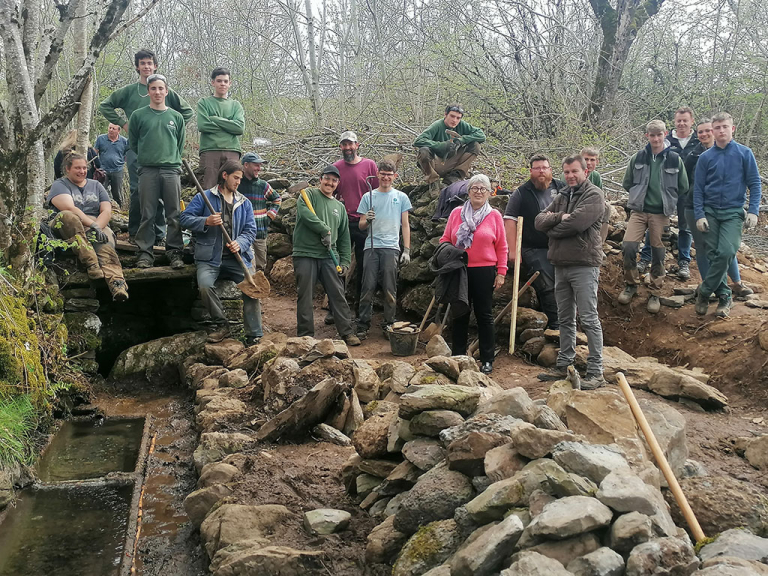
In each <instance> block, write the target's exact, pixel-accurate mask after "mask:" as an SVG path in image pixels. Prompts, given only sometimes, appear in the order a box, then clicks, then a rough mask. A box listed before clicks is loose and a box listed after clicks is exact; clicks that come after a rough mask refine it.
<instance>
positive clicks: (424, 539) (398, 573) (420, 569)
mask: <svg viewBox="0 0 768 576" xmlns="http://www.w3.org/2000/svg"><path fill="white" fill-rule="evenodd" d="M461 541H462V536H461V533H460V532H459V530H458V526H457V525H456V522H455V521H454V520H439V521H437V522H431V523H430V524H427V525H426V526H422V527H421V528H420V529H419V531H418V532H417V533H416V534H414V535H413V536H411V538H410V539H409V540H408V542H406V543H405V546H403V549H402V550H401V551H400V555H399V556H398V557H397V561H396V562H395V565H394V567H393V568H392V576H422V575H423V574H424V573H425V572H427V571H428V570H430V569H431V568H434V567H436V566H439V565H440V564H442V563H443V562H444V561H445V560H447V559H448V558H449V557H450V556H451V554H453V553H454V552H455V551H456V549H457V548H458V547H459V545H460V544H461Z"/></svg>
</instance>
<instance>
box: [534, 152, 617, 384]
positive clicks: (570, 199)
mask: <svg viewBox="0 0 768 576" xmlns="http://www.w3.org/2000/svg"><path fill="white" fill-rule="evenodd" d="M563 175H564V177H565V182H566V184H568V188H566V189H565V190H563V191H561V192H560V193H559V194H558V195H557V196H556V197H555V199H554V200H553V201H552V204H550V205H549V206H547V208H546V209H545V210H544V211H543V212H541V213H540V214H539V215H538V216H536V221H535V226H536V229H537V230H539V231H541V232H545V233H546V234H547V236H549V251H548V252H547V258H549V261H550V262H552V265H553V266H554V267H555V299H556V300H557V317H558V320H559V322H560V352H559V354H558V355H557V365H556V367H555V370H554V371H553V372H552V373H551V374H550V373H546V374H542V375H540V378H541V379H543V380H551V379H558V380H560V379H563V378H564V377H565V375H566V374H567V371H566V369H567V368H568V366H569V365H571V364H573V362H574V360H575V358H576V313H577V310H578V315H579V321H580V322H581V327H582V328H583V329H584V333H585V334H586V335H587V344H588V347H589V356H588V357H587V374H586V379H585V380H583V381H582V383H581V387H582V388H584V389H586V390H593V389H595V388H599V387H600V386H603V385H604V384H605V380H604V379H603V328H602V326H601V325H600V318H599V317H598V315H597V285H598V280H599V278H600V264H602V262H603V256H604V254H603V243H602V241H601V238H600V226H601V224H602V221H603V215H604V213H605V196H604V195H603V191H602V190H600V188H598V187H597V186H595V185H594V184H592V182H590V181H589V180H588V179H587V163H586V162H585V161H584V158H582V157H581V156H580V155H575V156H569V157H567V158H566V159H565V160H563Z"/></svg>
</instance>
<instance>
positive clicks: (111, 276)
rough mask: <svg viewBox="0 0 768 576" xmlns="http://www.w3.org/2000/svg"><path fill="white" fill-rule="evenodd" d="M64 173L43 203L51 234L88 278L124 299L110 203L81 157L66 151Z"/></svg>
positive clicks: (125, 293) (115, 298)
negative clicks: (66, 246)
mask: <svg viewBox="0 0 768 576" xmlns="http://www.w3.org/2000/svg"><path fill="white" fill-rule="evenodd" d="M62 166H63V168H64V173H65V175H64V176H63V177H61V178H59V179H58V180H56V181H55V182H54V183H53V186H51V191H50V192H49V193H48V198H47V202H48V204H49V206H50V207H51V208H53V211H54V215H53V218H52V219H51V221H50V223H49V224H50V227H51V230H52V231H53V234H54V236H56V237H58V238H61V239H63V240H65V241H66V242H68V243H69V244H71V249H72V251H73V252H74V253H75V254H76V255H77V259H78V260H80V262H82V263H83V264H85V266H86V267H87V270H88V277H89V278H90V279H91V280H99V279H101V278H104V280H106V282H107V286H108V287H109V291H110V293H111V294H112V298H113V299H114V300H115V301H117V302H124V301H125V300H128V285H127V284H126V283H125V278H124V276H123V268H122V266H121V265H120V260H119V259H118V257H117V252H115V235H114V233H113V232H112V230H110V229H109V219H110V218H111V217H112V202H111V201H110V199H109V194H107V191H106V190H105V189H104V186H102V185H101V184H100V183H99V182H96V180H91V179H90V178H87V177H86V175H87V173H88V162H87V161H86V159H85V156H83V155H82V154H77V153H74V152H73V153H70V154H68V155H67V156H65V158H64V160H63V161H62Z"/></svg>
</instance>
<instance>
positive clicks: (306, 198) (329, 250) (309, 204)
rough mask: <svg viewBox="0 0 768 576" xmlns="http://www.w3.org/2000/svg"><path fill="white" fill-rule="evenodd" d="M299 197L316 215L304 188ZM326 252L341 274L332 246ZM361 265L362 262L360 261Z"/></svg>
mask: <svg viewBox="0 0 768 576" xmlns="http://www.w3.org/2000/svg"><path fill="white" fill-rule="evenodd" d="M299 194H301V199H302V200H304V204H306V205H307V208H309V211H310V212H312V214H314V215H315V216H317V212H315V207H314V206H312V202H311V201H310V200H309V196H307V191H306V189H304V188H302V189H301V192H299ZM328 254H330V255H331V260H333V265H334V266H336V272H337V273H339V274H341V265H340V264H339V260H338V259H337V258H336V254H334V253H333V248H330V247H329V248H328ZM361 266H362V263H361Z"/></svg>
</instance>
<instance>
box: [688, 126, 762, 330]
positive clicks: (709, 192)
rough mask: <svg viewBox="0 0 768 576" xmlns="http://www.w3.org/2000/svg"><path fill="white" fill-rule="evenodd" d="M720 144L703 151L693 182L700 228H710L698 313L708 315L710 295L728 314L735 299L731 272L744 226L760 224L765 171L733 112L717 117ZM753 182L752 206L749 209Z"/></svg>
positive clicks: (719, 312)
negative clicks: (740, 136) (741, 138)
mask: <svg viewBox="0 0 768 576" xmlns="http://www.w3.org/2000/svg"><path fill="white" fill-rule="evenodd" d="M712 130H713V132H714V135H715V145H714V146H712V147H711V148H710V149H709V150H707V151H706V152H704V153H703V154H702V155H701V156H699V161H698V163H697V164H696V172H695V176H694V188H693V212H694V217H695V218H696V228H698V230H699V232H701V233H702V234H704V240H705V246H706V250H707V258H708V260H709V270H708V271H707V275H706V277H704V278H703V279H702V281H701V284H700V285H699V290H698V295H697V297H696V314H699V315H702V316H703V315H704V314H706V313H707V308H708V307H709V297H710V295H711V294H712V293H713V292H714V293H715V294H717V297H718V305H717V311H716V314H717V315H718V316H720V317H727V316H728V313H729V310H730V309H731V306H732V305H733V302H732V300H731V289H730V288H728V284H727V283H726V282H725V274H726V271H727V270H728V266H729V265H730V263H731V260H733V259H734V258H736V252H738V250H739V246H740V245H741V233H742V227H746V228H754V227H755V226H757V216H758V214H759V213H760V196H761V193H762V190H761V183H760V173H759V172H758V170H757V161H756V160H755V155H754V154H753V152H752V150H751V149H750V148H748V147H746V146H744V145H742V144H739V143H738V142H736V141H735V140H734V139H733V133H734V131H735V130H736V126H734V125H733V117H732V116H731V115H730V114H728V113H727V112H720V113H718V114H715V115H714V116H713V117H712ZM747 188H749V210H748V212H745V211H744V204H745V203H746V201H747Z"/></svg>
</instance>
